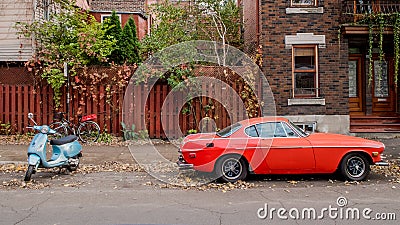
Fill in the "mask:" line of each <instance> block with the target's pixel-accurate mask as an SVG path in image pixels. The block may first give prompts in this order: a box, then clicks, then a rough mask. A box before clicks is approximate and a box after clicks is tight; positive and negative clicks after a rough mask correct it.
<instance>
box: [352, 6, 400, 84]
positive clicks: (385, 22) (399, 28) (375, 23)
mask: <svg viewBox="0 0 400 225" xmlns="http://www.w3.org/2000/svg"><path fill="white" fill-rule="evenodd" d="M354 24H366V25H368V29H369V37H368V55H369V56H370V59H369V68H368V81H369V84H371V81H372V76H373V59H372V49H373V46H374V44H375V43H374V31H375V29H377V30H378V31H379V32H378V37H377V38H378V43H377V44H378V48H379V61H380V62H382V61H384V58H385V52H384V46H383V38H384V33H385V28H386V27H392V28H393V43H394V50H393V52H394V79H395V84H396V85H397V81H398V73H399V72H398V70H399V60H400V41H399V36H400V13H398V12H396V13H385V14H383V13H371V14H364V15H363V17H362V18H361V19H360V20H359V21H357V22H355V23H354ZM381 69H382V68H381ZM378 73H379V74H378V81H379V82H380V80H381V79H382V78H381V75H382V71H378Z"/></svg>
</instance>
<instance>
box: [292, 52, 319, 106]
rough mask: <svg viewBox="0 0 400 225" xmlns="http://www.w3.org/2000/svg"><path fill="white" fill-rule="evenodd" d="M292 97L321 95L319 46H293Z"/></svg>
mask: <svg viewBox="0 0 400 225" xmlns="http://www.w3.org/2000/svg"><path fill="white" fill-rule="evenodd" d="M292 74H293V75H292V88H293V91H292V97H293V98H295V97H319V90H318V46H317V45H293V46H292Z"/></svg>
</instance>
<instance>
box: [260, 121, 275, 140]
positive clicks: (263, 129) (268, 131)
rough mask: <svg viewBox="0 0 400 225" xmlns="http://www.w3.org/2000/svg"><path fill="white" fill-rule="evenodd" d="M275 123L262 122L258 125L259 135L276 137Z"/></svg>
mask: <svg viewBox="0 0 400 225" xmlns="http://www.w3.org/2000/svg"><path fill="white" fill-rule="evenodd" d="M274 128H275V126H274V123H260V124H257V125H256V129H257V131H258V135H259V137H261V138H272V137H274Z"/></svg>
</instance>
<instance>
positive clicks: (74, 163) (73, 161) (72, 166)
mask: <svg viewBox="0 0 400 225" xmlns="http://www.w3.org/2000/svg"><path fill="white" fill-rule="evenodd" d="M79 162H80V160H79V156H74V157H72V158H70V159H69V165H68V167H67V169H68V170H69V171H70V172H72V171H76V170H77V169H78V167H79Z"/></svg>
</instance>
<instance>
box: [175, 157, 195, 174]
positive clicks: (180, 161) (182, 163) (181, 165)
mask: <svg viewBox="0 0 400 225" xmlns="http://www.w3.org/2000/svg"><path fill="white" fill-rule="evenodd" d="M176 164H178V166H179V169H180V170H189V169H193V164H189V163H187V162H186V161H185V159H184V158H183V156H182V155H180V156H179V158H178V162H176Z"/></svg>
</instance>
